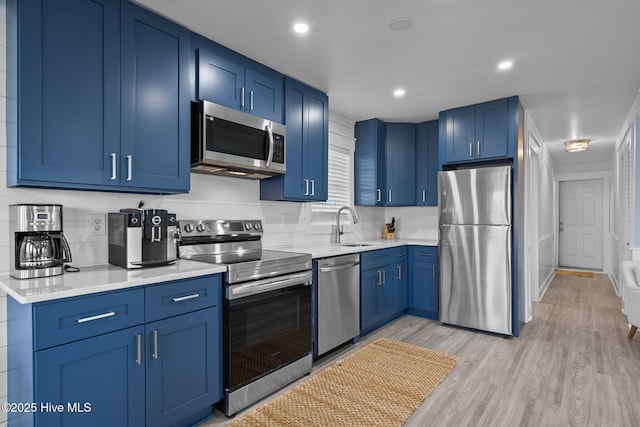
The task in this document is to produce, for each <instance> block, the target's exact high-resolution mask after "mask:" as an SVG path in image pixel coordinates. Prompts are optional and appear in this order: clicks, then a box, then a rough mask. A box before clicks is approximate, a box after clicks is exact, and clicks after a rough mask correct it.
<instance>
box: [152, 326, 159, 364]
mask: <svg viewBox="0 0 640 427" xmlns="http://www.w3.org/2000/svg"><path fill="white" fill-rule="evenodd" d="M152 334H153V354H152V357H153V358H154V359H157V358H158V330H157V329H154V330H153V331H152Z"/></svg>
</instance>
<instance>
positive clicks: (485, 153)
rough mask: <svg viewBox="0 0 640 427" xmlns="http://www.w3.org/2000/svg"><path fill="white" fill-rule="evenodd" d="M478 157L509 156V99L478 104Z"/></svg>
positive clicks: (476, 155)
mask: <svg viewBox="0 0 640 427" xmlns="http://www.w3.org/2000/svg"><path fill="white" fill-rule="evenodd" d="M475 107H476V120H475V123H476V129H475V135H476V147H475V150H476V152H475V157H476V158H477V159H488V158H494V157H507V155H508V154H509V141H508V136H509V130H508V122H509V117H508V100H507V99H506V98H505V99H498V100H495V101H489V102H485V103H482V104H477V105H476V106H475Z"/></svg>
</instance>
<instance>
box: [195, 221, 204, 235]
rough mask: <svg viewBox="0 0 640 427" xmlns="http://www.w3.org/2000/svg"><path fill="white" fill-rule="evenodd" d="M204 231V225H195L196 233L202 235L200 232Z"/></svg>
mask: <svg viewBox="0 0 640 427" xmlns="http://www.w3.org/2000/svg"><path fill="white" fill-rule="evenodd" d="M206 229H207V227H205V225H204V224H202V223H200V224H198V225H196V231H198V232H200V233H202V232H203V231H204V230H206Z"/></svg>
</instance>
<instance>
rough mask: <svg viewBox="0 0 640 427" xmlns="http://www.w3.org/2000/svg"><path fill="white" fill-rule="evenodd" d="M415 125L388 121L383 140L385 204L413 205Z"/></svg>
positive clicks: (414, 198) (414, 186)
mask: <svg viewBox="0 0 640 427" xmlns="http://www.w3.org/2000/svg"><path fill="white" fill-rule="evenodd" d="M415 147H416V126H415V125H414V124H410V123H388V124H387V133H386V140H385V167H386V172H385V175H386V180H385V181H386V193H385V194H384V198H386V199H385V200H386V203H385V204H386V205H387V206H408V205H409V206H410V205H415V203H416V196H415V188H416V170H415V165H416V164H415V155H416V148H415Z"/></svg>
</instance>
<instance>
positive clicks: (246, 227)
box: [244, 222, 253, 230]
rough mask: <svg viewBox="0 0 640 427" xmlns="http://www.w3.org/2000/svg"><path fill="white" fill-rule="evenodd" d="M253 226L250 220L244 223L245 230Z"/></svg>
mask: <svg viewBox="0 0 640 427" xmlns="http://www.w3.org/2000/svg"><path fill="white" fill-rule="evenodd" d="M252 228H253V226H252V225H251V223H250V222H245V223H244V229H245V230H251V229H252Z"/></svg>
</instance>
